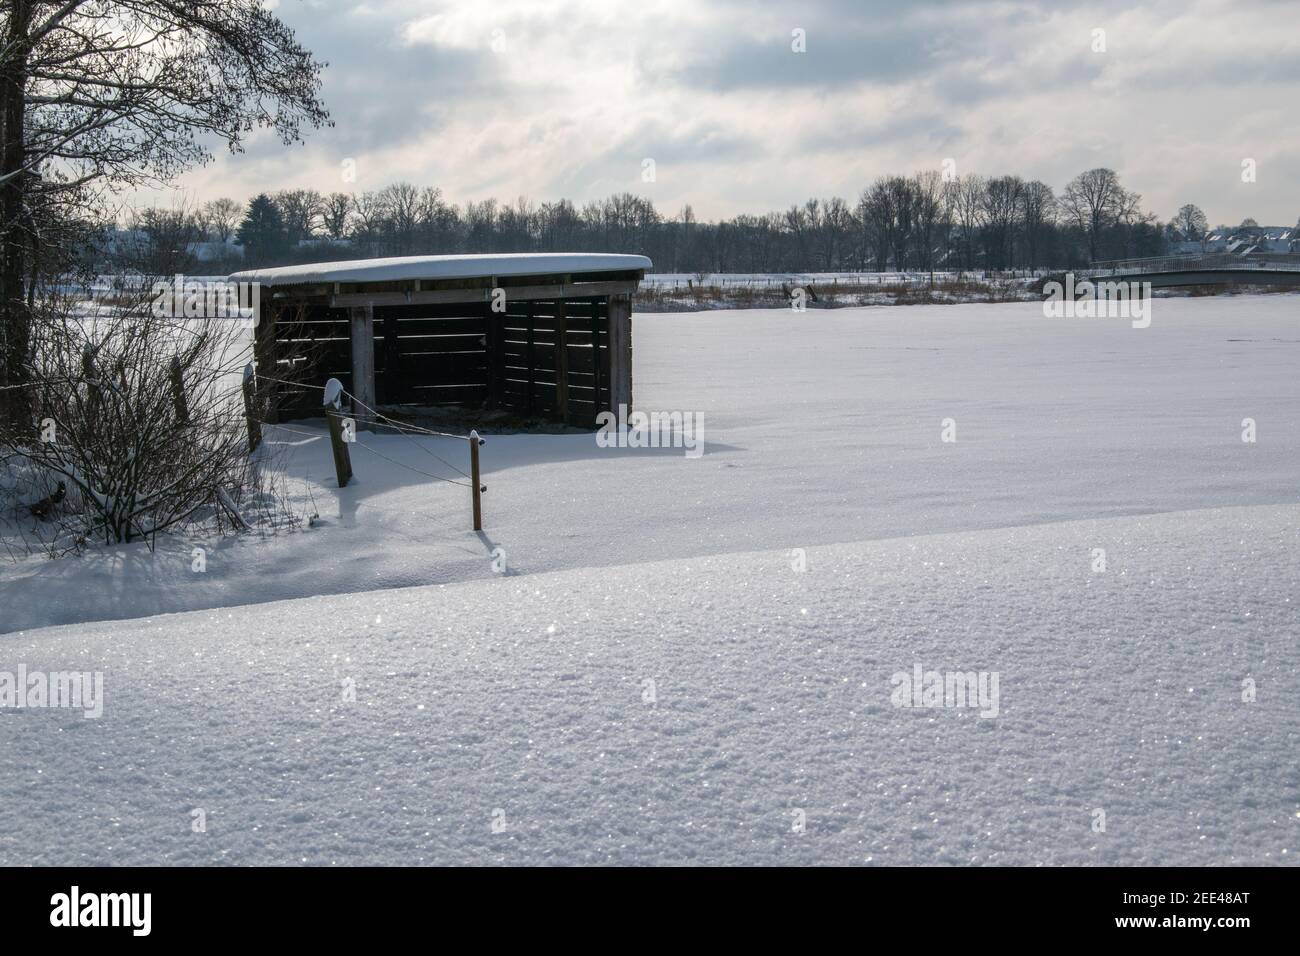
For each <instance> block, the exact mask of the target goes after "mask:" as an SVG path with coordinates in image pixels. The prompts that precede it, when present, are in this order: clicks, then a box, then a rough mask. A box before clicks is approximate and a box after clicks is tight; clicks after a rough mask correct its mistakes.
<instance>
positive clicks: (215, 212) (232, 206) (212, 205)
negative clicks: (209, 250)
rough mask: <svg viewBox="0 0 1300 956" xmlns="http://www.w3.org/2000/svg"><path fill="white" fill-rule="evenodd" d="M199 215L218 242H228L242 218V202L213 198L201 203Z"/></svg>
mask: <svg viewBox="0 0 1300 956" xmlns="http://www.w3.org/2000/svg"><path fill="white" fill-rule="evenodd" d="M200 216H201V217H202V220H203V224H204V225H205V226H206V227H207V229H208V231H209V232H211V234H212V235H214V236H215V237H216V239H217V241H218V242H223V243H224V242H229V241H230V237H231V236H233V235H234V234H235V229H237V228H238V227H239V223H240V221H241V220H242V219H243V218H244V204H243V203H241V202H238V201H237V200H234V199H225V198H222V199H214V200H212V201H211V202H206V203H204V204H203V208H202V210H201V211H200Z"/></svg>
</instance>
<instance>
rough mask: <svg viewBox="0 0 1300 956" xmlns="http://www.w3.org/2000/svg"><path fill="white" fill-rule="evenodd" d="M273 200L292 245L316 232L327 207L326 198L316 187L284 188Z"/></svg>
mask: <svg viewBox="0 0 1300 956" xmlns="http://www.w3.org/2000/svg"><path fill="white" fill-rule="evenodd" d="M271 201H272V202H274V203H275V208H276V209H278V210H279V211H280V219H281V221H282V222H283V223H284V228H285V232H286V233H287V235H288V237H289V245H290V247H293V246H296V245H298V243H300V242H301V241H302V240H304V239H310V238H311V237H312V236H314V235H315V234H316V223H317V222H318V221H319V219H320V215H321V213H322V211H323V210H324V208H325V200H324V198H323V197H322V196H321V194H320V193H318V192H317V191H316V190H314V189H282V190H280V191H279V192H278V193H276V194H275V195H274V196H272V197H271Z"/></svg>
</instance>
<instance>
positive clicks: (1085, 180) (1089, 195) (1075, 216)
mask: <svg viewBox="0 0 1300 956" xmlns="http://www.w3.org/2000/svg"><path fill="white" fill-rule="evenodd" d="M1130 203H1131V199H1130V195H1129V193H1128V192H1127V190H1125V189H1124V187H1123V186H1121V185H1120V184H1119V177H1118V176H1116V175H1115V171H1114V170H1113V169H1106V168H1104V167H1098V168H1097V169H1090V170H1088V171H1087V172H1084V173H1080V174H1079V175H1078V176H1075V177H1074V179H1072V180H1070V183H1069V185H1067V186H1066V187H1065V192H1064V193H1063V194H1062V195H1061V209H1062V210H1063V211H1064V212H1065V214H1066V216H1068V217H1069V218H1070V220H1071V221H1072V222H1073V223H1074V224H1075V225H1076V226H1078V227H1079V228H1080V229H1081V230H1082V231H1083V232H1084V234H1085V235H1086V236H1087V237H1088V254H1089V257H1090V258H1091V259H1093V260H1096V258H1097V251H1098V249H1099V248H1100V247H1101V240H1102V236H1103V234H1104V233H1105V231H1106V229H1108V228H1109V227H1110V226H1112V225H1113V224H1114V223H1116V222H1117V221H1118V220H1119V218H1120V216H1121V214H1122V213H1123V212H1124V211H1125V209H1126V208H1128V207H1129V205H1130Z"/></svg>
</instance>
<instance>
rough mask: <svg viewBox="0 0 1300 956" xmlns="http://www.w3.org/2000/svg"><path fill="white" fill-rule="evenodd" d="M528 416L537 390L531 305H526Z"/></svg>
mask: <svg viewBox="0 0 1300 956" xmlns="http://www.w3.org/2000/svg"><path fill="white" fill-rule="evenodd" d="M527 322H528V414H529V415H531V414H532V413H533V391H534V390H535V389H536V388H537V320H536V309H535V307H534V306H533V303H531V302H529V303H528V319H527Z"/></svg>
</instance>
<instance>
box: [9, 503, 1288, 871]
mask: <svg viewBox="0 0 1300 956" xmlns="http://www.w3.org/2000/svg"><path fill="white" fill-rule="evenodd" d="M1298 534H1300V507H1296V506H1285V507H1279V506H1273V507H1257V508H1231V509H1218V510H1206V511H1198V512H1193V513H1186V512H1184V513H1174V514H1163V515H1155V516H1148V517H1127V518H1112V519H1106V520H1102V521H1080V522H1073V523H1063V524H1047V525H1038V526H1034V527H1026V528H1011V529H1004V530H997V531H983V532H962V533H956V534H951V535H939V536H926V537H918V538H906V539H893V540H889V541H875V542H864V543H859V544H851V545H832V546H827V547H817V548H810V549H808V550H807V553H806V558H807V570H806V571H804V572H802V573H800V572H796V571H795V570H793V567H792V559H791V556H790V555H789V554H787V553H786V552H784V551H765V552H758V553H749V554H732V555H717V556H710V557H703V558H695V559H679V560H672V561H665V562H658V563H650V564H641V565H626V566H622V567H613V568H596V569H580V570H571V571H562V572H556V573H548V574H539V575H532V576H527V577H523V576H517V577H504V578H495V579H493V580H487V581H472V582H464V583H459V584H453V585H447V586H433V587H425V588H418V589H405V590H388V591H377V592H373V593H370V594H365V595H343V596H334V597H326V598H316V599H312V600H305V601H290V602H281V603H274V604H265V605H259V606H253V607H241V608H232V609H228V610H216V611H202V612H196V613H191V614H184V615H174V616H166V617H161V618H154V619H149V620H141V621H128V622H118V623H111V624H97V625H91V626H78V627H64V628H57V629H53V630H44V631H38V632H34V633H32V634H28V635H10V636H9V637H8V638H7V639H6V647H5V651H6V658H7V659H17V660H21V661H25V662H26V663H27V664H28V666H29V667H30V668H44V669H46V670H56V669H62V668H85V669H90V668H96V669H102V670H103V671H104V685H105V704H104V715H103V717H102V718H101V719H99V720H85V719H83V718H82V717H80V716H79V715H76V714H72V713H69V712H67V711H49V710H46V711H30V710H29V711H8V712H0V864H28V863H33V864H42V863H50V864H54V863H65V864H100V863H117V864H127V863H158V862H167V863H186V864H198V863H230V864H243V863H262V864H289V863H308V864H332V865H346V864H360V863H394V864H396V863H492V862H508V863H603V862H613V863H774V864H787V863H789V864H793V863H801V864H802V863H864V862H871V863H926V864H933V863H941V864H942V863H952V864H958V863H1001V864H1040V863H1047V864H1061V863H1090V864H1091V863H1096V864H1156V863H1162V864H1188V865H1203V864H1221V863H1249V864H1271V863H1273V864H1281V863H1290V862H1292V861H1293V860H1294V859H1295V856H1296V853H1297V840H1296V833H1297V827H1300V769H1298V767H1297V763H1296V760H1295V753H1296V745H1297V743H1298V742H1300V741H1298V740H1297V730H1298V729H1300V727H1298V721H1297V713H1298V710H1297V706H1296V701H1297V699H1300V670H1298V665H1300V655H1298V653H1297V646H1296V641H1295V633H1296V632H1295V600H1296V595H1297V574H1298V573H1300V549H1298V548H1297V545H1300V540H1298V539H1297V535H1298ZM1098 547H1102V548H1105V549H1106V550H1107V559H1108V560H1107V570H1106V571H1105V572H1104V573H1094V572H1093V570H1092V549H1094V548H1098ZM917 663H919V664H921V665H922V666H923V667H925V668H935V669H959V670H963V671H966V670H969V671H995V672H998V674H999V675H1000V702H999V703H1000V706H999V714H998V716H997V717H995V718H990V719H984V718H981V717H979V716H977V713H976V712H975V711H973V710H956V709H941V710H913V709H899V708H896V707H895V706H894V705H893V703H892V702H891V692H892V687H891V683H890V678H891V675H893V674H894V673H896V672H900V671H902V672H907V671H910V670H911V669H912V668H913V666H914V664H917ZM1246 678H1251V679H1253V680H1254V681H1255V682H1256V685H1257V693H1258V696H1257V699H1256V700H1255V701H1254V702H1253V703H1248V702H1245V701H1243V699H1242V696H1243V684H1242V682H1243V680H1244V679H1246ZM346 681H352V682H354V685H353V686H354V688H355V701H353V702H349V701H347V700H345V697H344V691H345V689H346V686H345V682H346ZM647 681H653V682H654V683H653V685H650V684H647ZM651 690H653V694H652V695H651V694H650V693H649V692H650V691H651ZM651 696H652V697H653V702H649V700H648V698H649V697H651ZM196 809H197V810H202V811H203V813H204V815H205V823H206V832H203V833H195V832H193V831H192V824H193V821H194V817H193V816H192V814H193V811H194V810H196ZM1097 810H1102V811H1104V812H1105V814H1106V817H1105V824H1106V829H1105V831H1104V832H1095V831H1094V829H1093V825H1094V820H1096V819H1098V818H1097V817H1096V816H1095V811H1097ZM796 811H802V812H803V814H804V816H805V817H806V830H805V831H804V832H803V833H798V832H795V831H794V829H793V824H794V823H795V821H796V817H795V813H796ZM494 820H495V821H500V822H501V824H503V825H504V829H502V830H500V831H499V832H497V831H494V828H493V823H494Z"/></svg>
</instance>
